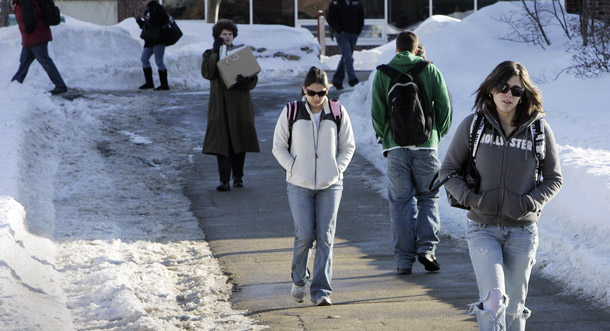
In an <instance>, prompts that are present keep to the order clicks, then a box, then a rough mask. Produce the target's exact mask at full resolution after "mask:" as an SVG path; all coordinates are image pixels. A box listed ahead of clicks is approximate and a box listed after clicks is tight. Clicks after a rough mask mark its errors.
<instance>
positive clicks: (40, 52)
mask: <svg viewBox="0 0 610 331" xmlns="http://www.w3.org/2000/svg"><path fill="white" fill-rule="evenodd" d="M34 60H38V63H40V65H41V66H42V68H43V69H44V71H46V72H47V75H49V79H51V82H53V84H55V87H59V88H63V87H66V83H64V80H63V78H61V74H60V73H59V70H57V67H56V66H55V63H54V62H53V60H52V59H51V57H49V49H48V43H46V42H45V43H42V44H38V45H34V46H30V47H23V48H21V56H20V57H19V69H17V72H16V73H15V75H14V76H13V78H12V79H11V81H13V80H16V81H18V82H19V83H23V80H24V79H25V76H26V75H27V74H28V70H29V69H30V65H31V64H32V62H34Z"/></svg>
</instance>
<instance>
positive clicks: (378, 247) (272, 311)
mask: <svg viewBox="0 0 610 331" xmlns="http://www.w3.org/2000/svg"><path fill="white" fill-rule="evenodd" d="M364 79H366V78H364ZM299 83H300V82H293V83H289V84H278V85H274V86H259V87H258V88H257V89H255V90H254V92H253V100H254V104H255V112H256V125H257V130H258V134H259V140H260V145H261V153H250V154H247V157H246V167H245V168H246V169H245V176H244V185H245V187H244V188H242V189H232V190H231V191H230V192H223V193H219V192H216V190H215V187H216V185H218V175H217V168H216V159H215V158H214V157H212V156H207V155H202V154H198V153H197V154H196V155H195V156H194V158H193V162H192V168H191V169H185V173H184V179H185V194H186V195H187V196H188V197H189V198H190V199H191V201H192V211H193V212H194V214H195V215H196V216H197V217H198V218H199V220H200V223H201V228H202V229H203V230H204V232H205V234H206V236H207V240H208V242H209V244H210V246H211V247H212V250H213V252H214V255H215V257H216V258H217V259H218V260H219V261H220V263H221V266H222V267H223V268H224V270H225V271H226V273H227V274H228V275H229V276H230V277H231V280H232V281H233V282H234V284H235V294H234V296H233V297H232V303H233V305H234V308H235V309H239V310H245V311H247V312H248V314H249V315H250V316H251V317H252V318H254V319H256V320H258V321H260V324H261V325H266V326H269V327H270V329H272V330H453V331H458V330H476V327H477V326H476V321H475V319H474V318H473V317H472V316H468V315H467V310H468V304H469V303H472V302H474V301H476V300H477V288H476V283H475V279H474V274H473V272H472V267H471V265H470V260H469V257H468V252H467V250H466V249H465V245H464V243H463V242H454V241H452V240H451V239H449V238H447V237H443V238H442V239H441V240H442V242H441V244H440V246H439V247H438V249H437V258H438V260H439V263H440V264H441V270H440V272H438V273H427V272H426V271H425V270H424V269H423V266H422V265H420V264H418V263H416V264H415V265H414V269H413V274H411V275H397V274H396V273H395V268H396V266H395V265H394V258H393V254H392V248H391V233H390V224H389V216H388V202H387V200H386V199H385V193H383V194H380V193H379V192H378V191H377V190H376V189H375V185H374V184H375V183H376V182H378V181H379V179H380V178H381V176H382V175H381V173H379V172H378V171H377V170H376V169H375V168H374V167H373V166H372V165H371V164H369V163H368V162H367V161H366V160H365V159H364V158H363V157H362V156H360V155H358V154H357V153H356V155H355V157H354V159H353V161H352V163H351V164H350V166H349V168H348V170H347V172H346V175H345V180H344V193H343V199H342V203H341V208H340V213H339V219H338V226H337V233H336V243H335V250H334V268H333V270H334V275H333V284H332V285H333V288H334V293H333V295H332V300H333V306H330V307H315V306H313V305H312V304H311V303H310V302H309V301H306V302H305V303H301V304H299V303H296V302H294V301H293V299H292V297H291V295H290V287H291V280H290V264H291V259H292V244H293V225H292V218H291V216H290V210H289V207H288V202H287V197H286V184H285V181H284V171H283V169H282V168H281V167H280V166H279V164H278V163H277V162H276V160H275V158H274V157H273V155H272V153H271V144H272V137H273V129H274V126H275V122H276V120H277V116H278V115H279V113H280V111H281V109H282V107H283V105H284V104H285V103H286V102H287V101H289V100H291V99H294V98H295V97H296V96H297V95H298V91H299ZM333 93H336V92H333ZM182 97H183V98H184V96H182ZM198 97H199V98H201V100H192V97H188V98H185V103H184V108H182V109H178V110H177V111H176V112H175V113H174V114H175V116H174V117H172V118H163V119H160V120H161V121H166V122H167V123H168V125H171V126H182V127H181V130H183V131H190V130H194V131H197V130H198V132H199V133H200V135H199V136H198V137H200V138H201V139H203V130H204V128H205V117H206V114H205V111H206V110H207V105H206V104H205V103H206V101H207V95H203V96H202V95H199V96H198ZM335 97H336V95H335ZM189 98H190V99H189ZM187 100H190V101H187ZM189 135H191V136H192V135H193V134H189ZM195 136H197V135H196V134H195ZM197 139H198V138H197ZM198 143H199V145H200V144H201V142H200V141H199V142H198ZM441 217H442V215H441ZM310 268H311V266H310ZM527 305H528V307H529V308H530V309H532V311H533V314H532V317H531V318H530V319H529V320H528V330H610V313H609V312H608V311H605V310H602V309H597V308H595V307H593V306H592V305H591V304H589V303H587V302H586V301H584V300H580V299H578V298H577V297H575V296H573V295H567V294H563V292H562V290H561V289H560V288H559V287H558V286H556V285H554V284H553V283H552V282H551V281H549V280H546V279H544V278H541V277H540V275H538V274H534V275H533V277H532V280H531V284H530V294H529V296H528V301H527Z"/></svg>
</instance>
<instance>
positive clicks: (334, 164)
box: [272, 97, 356, 190]
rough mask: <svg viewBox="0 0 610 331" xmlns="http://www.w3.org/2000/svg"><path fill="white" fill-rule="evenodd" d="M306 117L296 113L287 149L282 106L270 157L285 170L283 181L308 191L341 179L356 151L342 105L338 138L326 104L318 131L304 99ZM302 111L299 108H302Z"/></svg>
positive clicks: (326, 103) (286, 119) (285, 110)
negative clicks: (289, 144)
mask: <svg viewBox="0 0 610 331" xmlns="http://www.w3.org/2000/svg"><path fill="white" fill-rule="evenodd" d="M303 102H304V104H305V108H306V109H307V114H299V116H298V118H299V119H297V121H295V122H294V124H293V126H292V143H291V146H290V150H288V148H289V147H288V137H289V135H290V134H289V129H288V117H287V112H288V110H287V107H284V109H283V110H282V113H281V115H280V117H279V119H278V121H277V124H276V126H275V132H274V134H273V150H272V151H273V155H274V156H275V158H276V159H277V160H278V162H279V163H280V165H281V166H282V167H283V168H284V170H286V181H287V182H289V183H291V184H293V185H296V186H299V187H303V188H307V189H311V190H322V189H325V188H327V187H329V186H331V185H332V184H334V183H336V182H338V181H339V180H341V179H343V172H344V171H345V169H347V165H348V164H349V162H350V161H351V159H352V156H353V155H354V151H355V150H356V142H355V140H354V132H353V130H352V124H351V122H350V119H349V115H348V114H347V111H346V110H345V108H344V107H343V106H341V125H340V132H339V134H338V135H337V125H336V124H335V122H334V120H333V117H332V113H331V110H330V109H329V104H328V102H325V103H324V109H323V113H322V115H321V118H322V119H321V121H320V129H319V130H318V124H317V123H314V122H315V121H313V120H312V119H313V118H314V116H313V114H312V113H311V110H310V109H309V105H308V104H307V101H306V99H305V97H303ZM301 109H302V108H301Z"/></svg>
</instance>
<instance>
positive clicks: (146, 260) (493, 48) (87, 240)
mask: <svg viewBox="0 0 610 331" xmlns="http://www.w3.org/2000/svg"><path fill="white" fill-rule="evenodd" d="M514 9H515V6H514V5H512V4H509V3H506V2H500V3H497V4H495V5H493V6H488V7H485V8H483V9H481V10H479V11H478V12H476V13H474V14H472V15H470V16H467V17H466V18H464V19H463V20H458V19H454V18H449V17H446V16H433V17H431V18H429V19H428V20H426V21H425V22H423V24H421V25H420V26H419V27H418V28H417V29H416V32H417V33H418V35H419V36H420V39H421V42H422V43H423V44H424V45H425V46H426V49H427V57H428V59H430V60H432V61H433V62H434V63H435V65H436V66H437V67H438V68H439V69H440V70H441V72H442V73H443V75H444V77H445V80H446V81H447V84H448V86H449V89H450V93H451V95H452V101H453V108H454V121H453V125H452V130H451V131H450V133H449V134H448V135H447V136H446V137H445V138H444V140H443V142H442V143H441V146H440V155H441V158H442V157H443V155H444V153H445V151H446V148H447V147H448V145H449V141H450V139H451V137H452V135H453V130H455V128H456V127H457V124H458V123H459V122H460V121H461V119H462V118H464V117H465V116H466V115H467V114H469V113H470V112H471V108H472V105H473V102H474V98H473V92H474V91H475V90H476V89H477V88H478V85H479V84H480V83H481V82H482V81H483V79H484V78H485V77H486V76H487V74H488V73H489V72H490V71H491V70H492V69H493V68H494V67H495V66H496V65H497V64H498V63H500V62H502V61H504V60H509V59H510V60H515V61H518V62H521V63H523V64H524V65H525V66H526V67H527V68H528V70H529V71H530V74H531V76H532V78H533V80H534V81H535V83H536V84H538V87H539V88H540V89H541V90H542V94H543V97H544V107H545V110H546V111H547V114H548V115H547V121H548V122H549V124H550V125H551V127H552V128H553V131H554V132H555V136H556V139H557V144H558V148H559V151H560V156H561V161H562V169H563V175H564V186H563V189H562V190H561V192H560V193H559V195H558V196H557V197H556V198H555V199H554V200H553V201H551V203H549V204H548V205H547V206H546V208H545V209H544V212H543V216H542V218H541V220H540V222H539V226H540V248H539V251H538V257H537V260H538V262H537V264H536V269H537V271H539V272H542V273H543V274H544V275H545V276H547V277H549V278H551V279H554V280H556V281H557V282H558V283H559V284H562V285H563V286H564V287H565V288H566V291H568V292H570V293H577V294H579V295H582V296H584V297H586V298H588V299H589V300H591V301H593V302H595V303H598V304H600V305H601V306H602V307H604V308H605V309H608V307H610V289H609V288H608V284H609V283H610V258H608V256H610V240H608V238H610V223H608V222H607V215H608V214H609V213H610V204H609V203H608V201H610V181H609V179H610V143H609V142H610V132H609V131H608V129H607V127H608V126H610V112H609V111H608V110H609V109H608V106H607V102H604V101H603V97H604V95H606V94H607V93H608V86H610V74H607V73H606V74H604V75H602V76H600V77H597V78H592V79H588V80H580V79H576V78H574V77H573V76H570V75H567V74H565V73H562V74H560V73H561V72H562V70H563V69H564V68H566V67H568V66H570V65H571V62H570V54H569V53H567V52H566V51H565V46H564V43H565V42H566V40H565V37H563V36H562V33H561V31H560V30H559V28H558V27H553V26H550V27H548V29H549V31H548V32H549V35H550V36H551V39H552V40H553V44H552V45H551V46H550V47H547V49H546V50H543V49H542V48H540V47H537V46H531V45H526V44H520V43H514V42H509V41H506V40H502V39H500V38H499V37H500V36H505V35H506V34H507V33H509V32H510V31H509V27H508V26H507V25H506V24H503V23H500V22H498V21H497V20H496V18H498V17H500V15H501V14H502V13H506V12H508V11H511V10H514ZM178 23H179V24H180V27H181V28H182V30H183V32H184V36H183V37H182V39H181V40H180V41H179V42H178V43H177V44H176V45H174V46H171V47H169V48H168V49H167V50H166V57H165V62H166V65H167V67H168V71H169V73H170V74H169V79H170V85H171V86H172V88H173V89H179V90H180V89H181V90H184V91H206V90H208V88H209V84H208V82H207V81H206V80H204V79H202V78H201V75H200V63H201V54H202V52H203V51H204V50H205V49H207V48H210V47H211V45H212V42H213V40H212V36H211V27H212V25H211V24H205V23H203V22H201V21H178ZM238 27H239V34H238V36H237V38H236V39H235V42H236V43H247V44H248V45H250V46H251V47H253V48H254V52H255V55H256V56H257V58H258V61H259V63H260V65H261V67H262V69H263V71H262V72H261V73H260V75H259V77H260V84H259V86H265V85H273V84H274V83H275V82H276V81H279V80H287V79H288V80H290V79H292V80H294V79H299V77H302V76H303V74H304V73H305V72H306V71H307V70H308V68H309V67H311V66H312V65H317V66H321V67H322V68H325V69H334V67H335V66H336V63H337V61H338V59H339V58H338V56H333V57H324V56H323V57H322V58H321V59H320V58H318V55H317V54H318V53H319V45H318V44H317V42H316V41H315V39H314V38H313V36H312V35H311V34H310V32H308V31H307V30H305V29H297V28H290V27H284V26H277V25H273V26H268V25H239V26H238ZM52 30H53V36H54V41H53V42H51V43H50V44H49V51H50V54H51V57H52V58H53V59H54V61H55V63H56V64H57V66H58V68H59V70H60V72H61V73H62V75H63V77H64V79H65V81H66V83H67V84H68V86H69V87H70V88H73V89H74V88H76V89H78V90H81V91H86V94H87V98H77V99H74V100H69V99H65V98H61V97H51V95H50V94H49V93H47V92H46V91H48V90H50V89H51V88H52V85H51V83H50V81H49V80H48V78H47V77H46V74H45V72H44V70H43V69H42V68H41V67H40V65H38V63H36V62H35V63H34V64H33V65H32V67H31V69H30V72H29V74H28V77H27V78H26V80H25V82H24V84H18V83H14V82H13V83H11V82H10V78H11V77H12V75H13V74H14V72H15V71H16V70H17V66H18V61H19V60H18V59H19V53H20V50H21V46H20V43H21V38H20V34H19V31H18V29H17V27H15V26H11V27H7V28H0V58H1V59H2V62H1V63H0V77H2V80H1V81H0V86H1V87H0V100H2V103H0V116H1V117H2V122H1V123H0V128H1V129H0V160H2V172H1V173H0V246H1V247H2V250H0V293H2V295H1V297H0V329H2V330H24V329H27V330H74V329H91V330H95V329H111V330H113V329H114V330H161V329H163V330H172V329H189V328H190V329H217V330H224V329H226V330H230V329H257V328H260V327H261V326H259V325H258V324H257V322H256V321H254V320H252V319H250V318H249V317H247V316H245V313H246V312H242V311H235V310H233V309H232V308H231V305H230V303H229V297H230V295H231V284H230V283H229V282H228V279H227V277H226V276H225V275H223V273H222V270H221V269H220V267H219V265H218V263H217V261H216V260H215V259H214V258H213V256H212V252H211V251H210V248H209V246H208V245H207V243H206V241H205V236H204V234H203V233H202V232H201V231H200V230H199V229H198V224H197V220H196V219H195V217H194V216H193V215H192V214H191V212H190V211H189V201H188V199H187V198H186V197H184V196H183V193H182V191H181V190H180V189H179V187H180V179H179V178H178V177H179V172H180V170H181V169H180V168H179V167H171V166H164V165H168V164H170V165H171V164H173V163H172V162H173V161H175V160H178V159H188V158H189V155H172V156H169V155H163V156H159V155H158V153H157V151H156V150H155V146H154V144H153V143H152V139H151V136H150V135H147V134H144V133H141V132H132V131H130V130H129V122H130V121H136V120H140V121H142V120H143V121H145V120H146V118H145V116H146V113H145V112H135V111H134V112H130V111H125V110H130V109H137V108H138V103H137V101H134V100H133V98H128V97H126V96H124V95H122V94H121V93H122V91H123V92H124V91H132V90H133V89H134V88H135V87H137V86H139V85H140V84H141V83H142V81H143V79H142V72H141V66H140V62H139V58H140V53H141V47H142V45H143V42H142V41H141V40H140V39H139V32H140V31H139V29H138V27H137V24H136V23H135V21H133V19H128V20H125V21H123V22H121V23H119V24H117V25H115V26H110V27H105V26H97V25H92V24H88V23H84V22H80V21H77V20H74V19H71V18H69V17H68V18H67V21H66V23H65V24H61V25H59V26H56V27H52ZM394 52H395V45H394V43H393V42H390V43H388V44H386V45H383V46H380V47H377V48H375V49H371V50H368V51H360V52H356V53H355V55H354V57H355V66H356V68H357V69H358V70H372V71H373V72H372V73H371V76H370V79H369V80H368V81H365V82H362V83H361V84H359V85H357V86H356V87H355V88H353V90H351V91H347V92H345V93H343V94H342V95H341V102H342V104H343V105H344V106H345V107H346V108H347V109H348V111H349V112H350V115H351V119H352V121H353V125H354V127H355V132H358V133H359V134H358V135H357V137H356V139H357V145H358V148H357V152H358V153H361V154H362V155H364V156H365V157H366V158H367V159H368V160H369V161H370V162H371V163H372V164H374V165H375V166H376V167H377V168H379V170H380V171H381V172H382V173H385V160H384V158H383V157H382V155H381V148H380V147H379V146H378V145H377V144H376V142H375V139H374V133H373V129H372V126H371V120H370V104H371V95H370V90H371V86H370V85H371V83H372V81H371V80H372V75H373V74H374V68H375V67H376V66H377V65H378V64H381V63H386V62H388V61H389V60H390V59H391V58H392V56H393V55H394ZM153 66H154V65H153ZM155 81H157V78H156V77H155ZM172 106H174V105H172V104H167V105H164V107H166V108H167V109H169V108H171V107H172ZM143 117H144V118H143ZM152 129H155V128H152ZM154 132H155V134H159V135H168V136H167V139H168V140H170V141H169V142H167V144H171V143H172V142H171V137H170V136H169V133H164V132H158V131H154ZM109 136H112V137H113V138H112V139H115V140H116V141H119V140H121V139H124V140H125V141H129V142H131V146H139V147H144V148H139V149H135V148H134V149H133V150H131V149H129V147H119V146H118V145H116V144H114V140H109V138H108V137H109ZM92 143H94V147H95V148H94V149H91V148H89V146H90V145H91V144H92ZM127 145H129V144H127ZM194 147H196V146H194ZM196 152H197V151H195V150H194V151H193V153H196ZM124 155H130V157H124ZM101 158H107V159H108V160H110V161H108V160H106V161H105V162H102V160H101ZM109 165H110V168H107V167H109ZM160 169H163V171H161V170H160ZM384 180H385V179H383V178H382V179H381V181H380V185H379V190H378V191H379V193H380V194H383V195H384V196H385V191H384V189H383V187H384V185H385V183H384ZM100 183H103V184H101V185H100ZM93 184H95V185H93ZM440 209H441V217H442V220H443V227H442V232H443V234H445V235H451V237H453V238H458V239H459V238H463V237H464V231H465V222H466V221H465V217H464V212H462V211H460V210H457V209H454V208H451V207H449V206H448V205H447V203H446V201H444V200H441V206H440ZM169 219H171V220H172V221H171V222H168V221H167V220H169Z"/></svg>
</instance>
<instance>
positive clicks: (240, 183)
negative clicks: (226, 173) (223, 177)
mask: <svg viewBox="0 0 610 331" xmlns="http://www.w3.org/2000/svg"><path fill="white" fill-rule="evenodd" d="M233 187H238V188H241V187H244V182H243V181H242V180H241V179H234V180H233Z"/></svg>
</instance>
